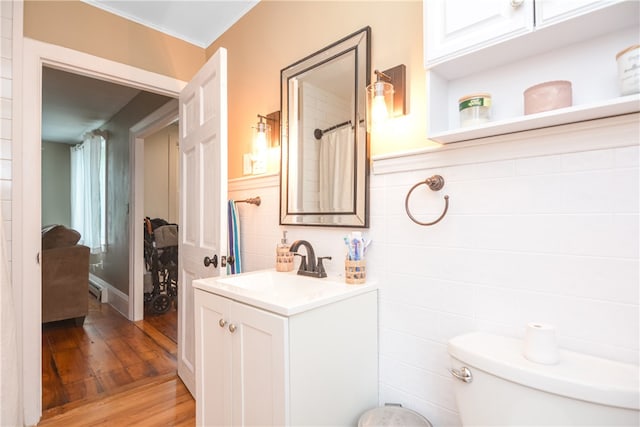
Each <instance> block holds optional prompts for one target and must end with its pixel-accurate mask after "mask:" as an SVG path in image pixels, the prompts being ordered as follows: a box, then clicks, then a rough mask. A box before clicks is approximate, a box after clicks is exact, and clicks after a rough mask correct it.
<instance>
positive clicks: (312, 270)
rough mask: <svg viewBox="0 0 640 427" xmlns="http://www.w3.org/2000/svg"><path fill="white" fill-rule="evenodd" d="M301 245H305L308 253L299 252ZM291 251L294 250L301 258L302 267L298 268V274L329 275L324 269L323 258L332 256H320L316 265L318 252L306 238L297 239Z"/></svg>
mask: <svg viewBox="0 0 640 427" xmlns="http://www.w3.org/2000/svg"><path fill="white" fill-rule="evenodd" d="M300 246H304V247H305V248H307V255H306V256H305V255H301V254H299V253H298V249H300ZM289 252H293V254H294V255H297V256H299V257H300V258H301V261H300V267H299V268H298V274H300V275H302V276H310V277H327V272H326V271H325V270H324V265H322V260H323V259H331V257H328V256H327V257H318V264H317V265H316V253H315V251H314V250H313V246H311V243H309V242H307V241H306V240H296V241H295V242H293V244H291V247H290V248H289Z"/></svg>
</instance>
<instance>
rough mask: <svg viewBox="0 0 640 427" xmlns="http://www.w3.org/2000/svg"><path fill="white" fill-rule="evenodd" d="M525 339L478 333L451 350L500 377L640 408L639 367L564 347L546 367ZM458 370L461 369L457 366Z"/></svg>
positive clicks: (460, 339) (456, 342) (462, 337)
mask: <svg viewBox="0 0 640 427" xmlns="http://www.w3.org/2000/svg"><path fill="white" fill-rule="evenodd" d="M523 348H524V342H523V341H522V340H519V339H515V338H509V337H504V336H500V335H493V334H489V333H485V332H472V333H469V334H465V335H460V336H457V337H455V338H452V339H451V340H449V343H448V351H449V354H450V355H451V356H452V357H454V358H456V359H457V360H459V361H460V362H463V363H465V364H467V365H468V367H475V368H477V369H480V370H482V371H485V372H487V373H490V374H493V375H495V376H497V377H500V378H504V379H506V380H510V381H513V382H516V383H519V384H523V385H526V386H529V387H532V388H536V389H539V390H543V391H546V392H550V393H555V394H559V395H561V396H566V397H571V398H574V399H581V400H586V401H588V402H594V403H600V404H603V405H610V406H617V407H620V408H628V409H635V410H638V409H640V379H639V378H640V377H639V370H638V366H637V365H631V364H628V363H622V362H616V361H612V360H607V359H602V358H599V357H595V356H589V355H586V354H581V353H575V352H572V351H566V350H560V361H559V362H558V363H557V364H555V365H543V364H539V363H534V362H531V361H529V360H528V359H526V358H525V357H524V356H523ZM456 368H457V367H456Z"/></svg>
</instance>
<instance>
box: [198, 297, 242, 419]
mask: <svg viewBox="0 0 640 427" xmlns="http://www.w3.org/2000/svg"><path fill="white" fill-rule="evenodd" d="M194 302H195V311H194V314H195V329H196V425H199V426H208V425H231V397H232V395H231V369H232V366H231V363H232V358H231V347H232V342H231V341H232V338H233V337H232V335H231V334H230V333H229V330H228V320H227V319H228V312H229V303H230V302H231V301H230V300H228V299H227V298H223V297H219V296H217V295H214V294H211V293H209V292H204V291H201V290H199V289H195V290H194Z"/></svg>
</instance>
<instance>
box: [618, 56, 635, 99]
mask: <svg viewBox="0 0 640 427" xmlns="http://www.w3.org/2000/svg"><path fill="white" fill-rule="evenodd" d="M616 61H617V62H618V79H619V82H620V95H622V96H624V95H631V94H633V93H638V92H640V45H637V44H635V45H633V46H629V47H628V48H626V49H624V50H622V51H620V52H618V54H617V55H616Z"/></svg>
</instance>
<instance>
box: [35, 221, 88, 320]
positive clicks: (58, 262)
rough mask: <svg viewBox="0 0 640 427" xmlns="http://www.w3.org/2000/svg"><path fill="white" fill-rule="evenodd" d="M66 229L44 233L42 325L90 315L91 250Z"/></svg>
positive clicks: (58, 228) (58, 226)
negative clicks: (80, 243)
mask: <svg viewBox="0 0 640 427" xmlns="http://www.w3.org/2000/svg"><path fill="white" fill-rule="evenodd" d="M79 240H80V233H78V232H77V231H75V230H72V229H70V228H67V227H65V226H64V225H54V226H48V227H45V228H43V229H42V323H46V322H53V321H56V320H64V319H75V322H76V325H78V326H79V325H82V324H83V323H84V318H85V316H86V315H87V313H88V311H89V301H88V298H89V248H88V247H86V246H83V245H78V244H77V243H78V241H79Z"/></svg>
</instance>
